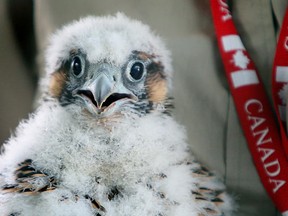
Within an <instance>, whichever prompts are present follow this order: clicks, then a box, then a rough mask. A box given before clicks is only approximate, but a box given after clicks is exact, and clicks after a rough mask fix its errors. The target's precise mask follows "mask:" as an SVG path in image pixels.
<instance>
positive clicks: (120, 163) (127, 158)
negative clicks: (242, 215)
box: [0, 13, 233, 216]
mask: <svg viewBox="0 0 288 216" xmlns="http://www.w3.org/2000/svg"><path fill="white" fill-rule="evenodd" d="M169 56H170V55H169V52H168V51H167V50H166V48H165V46H164V44H163V42H162V41H161V39H160V38H159V37H158V36H156V35H155V34H154V33H153V32H151V30H150V29H149V27H148V26H146V25H143V24H142V23H140V22H139V21H135V20H131V19H129V18H127V17H126V16H125V15H123V14H121V13H119V14H117V15H115V16H107V17H87V18H84V19H80V20H79V21H76V22H73V23H71V24H69V25H66V26H64V27H63V28H62V29H60V30H58V31H57V32H56V33H55V34H54V35H53V36H52V37H51V40H50V45H49V47H48V50H47V52H46V65H47V66H46V76H45V78H44V80H43V82H42V88H43V89H44V90H45V92H46V97H45V100H43V102H42V104H41V105H40V107H39V108H38V109H37V111H36V112H35V113H34V114H32V115H31V116H30V117H29V119H28V120H26V121H23V122H21V123H20V125H19V126H18V128H17V130H16V133H15V135H14V136H12V137H11V138H10V139H9V140H8V141H7V142H6V143H5V145H4V147H3V149H2V151H1V157H0V191H1V192H0V215H1V216H12V215H14V216H16V215H17V216H18V215H19V216H143V215H147V216H148V215H149V216H208V215H217V216H220V215H226V216H227V215H231V214H232V209H233V204H232V203H233V202H232V200H231V199H230V198H229V196H228V195H227V194H226V192H225V187H224V185H223V184H222V183H221V182H220V181H219V180H218V179H217V177H215V175H214V174H213V173H212V172H210V171H208V170H207V169H206V168H205V167H204V166H202V165H200V164H199V163H198V162H197V161H196V160H195V159H194V158H193V156H191V152H190V151H189V149H188V144H187V142H186V135H185V130H184V129H183V127H182V126H180V125H179V124H178V123H177V122H176V121H175V120H174V119H173V118H172V117H171V115H169V113H170V108H171V107H172V105H171V99H170V98H169V97H168V95H169V92H170V90H171V73H172V67H171V65H170V57H169Z"/></svg>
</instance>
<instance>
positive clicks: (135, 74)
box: [130, 62, 145, 81]
mask: <svg viewBox="0 0 288 216" xmlns="http://www.w3.org/2000/svg"><path fill="white" fill-rule="evenodd" d="M144 71H145V66H144V64H143V63H142V62H135V63H134V64H133V65H132V67H131V69H130V76H131V77H132V78H133V79H134V80H136V81H138V80H140V79H142V77H143V75H144Z"/></svg>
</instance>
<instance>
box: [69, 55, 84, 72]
mask: <svg viewBox="0 0 288 216" xmlns="http://www.w3.org/2000/svg"><path fill="white" fill-rule="evenodd" d="M71 69H72V72H73V74H74V75H75V76H76V77H79V76H81V75H82V63H81V59H80V58H79V57H78V56H76V57H74V58H73V60H72V64H71Z"/></svg>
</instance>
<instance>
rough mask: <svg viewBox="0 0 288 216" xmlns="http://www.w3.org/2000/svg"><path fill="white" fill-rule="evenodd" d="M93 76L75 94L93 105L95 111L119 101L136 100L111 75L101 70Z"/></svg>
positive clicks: (102, 109)
mask: <svg viewBox="0 0 288 216" xmlns="http://www.w3.org/2000/svg"><path fill="white" fill-rule="evenodd" d="M107 74H108V75H107ZM94 77H95V78H93V80H90V81H89V82H87V84H86V85H84V87H83V88H82V89H79V90H78V91H77V94H78V95H79V96H80V97H82V98H83V99H84V100H85V101H86V102H88V103H89V104H90V105H93V106H94V109H96V110H97V112H99V111H100V112H102V111H104V110H106V109H107V108H110V107H112V106H114V105H116V104H117V103H118V102H120V101H122V102H123V101H125V100H137V97H136V96H135V95H134V94H133V93H132V92H130V91H129V90H128V89H126V88H125V87H124V86H123V85H122V84H121V83H117V81H116V79H115V78H114V77H113V75H109V73H103V72H102V73H98V74H96V75H95V76H94Z"/></svg>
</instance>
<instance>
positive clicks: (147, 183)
mask: <svg viewBox="0 0 288 216" xmlns="http://www.w3.org/2000/svg"><path fill="white" fill-rule="evenodd" d="M49 110H50V108H42V109H40V111H39V112H38V113H37V114H36V115H35V117H34V118H32V119H31V120H30V121H29V122H27V123H23V124H22V125H21V126H20V128H21V132H20V133H19V134H18V136H17V138H16V139H12V140H11V141H10V143H8V145H7V147H6V151H5V154H4V155H3V157H2V159H1V160H2V161H1V173H2V174H1V175H2V177H3V178H1V184H2V186H3V185H9V184H10V185H13V184H16V183H17V181H15V178H14V177H13V175H15V173H14V170H15V169H17V167H18V166H19V164H20V165H21V162H23V161H25V160H27V159H29V160H31V161H32V162H31V167H33V169H34V172H36V173H37V172H38V173H39V172H40V173H42V174H45V175H46V176H49V177H53V179H55V184H54V182H53V183H51V184H53V187H55V188H56V189H54V188H53V190H52V189H51V190H49V192H45V193H35V194H32V195H31V193H30V194H29V193H20V194H16V195H15V194H13V195H12V194H6V193H4V194H2V196H3V197H2V200H1V199H0V200H1V201H2V202H3V203H6V204H7V206H9V207H8V208H7V209H9V211H10V209H15V211H16V212H18V211H19V212H23V215H33V214H34V215H93V214H96V213H98V214H100V215H106V214H107V215H141V214H142V213H143V214H145V215H148V214H150V213H151V214H154V215H157V214H158V213H159V214H160V213H161V212H162V213H164V212H169V211H170V210H171V209H170V208H171V206H174V207H173V209H177V208H178V207H179V206H180V204H181V203H182V202H184V200H185V199H188V200H189V201H190V199H191V197H190V196H191V190H192V189H193V187H195V184H194V182H193V181H194V180H193V178H192V175H191V168H192V166H191V165H187V162H188V161H187V160H188V157H189V156H188V155H189V154H188V153H187V146H186V143H185V142H184V138H185V136H184V133H183V131H182V128H181V127H180V126H179V125H177V124H176V122H174V121H173V120H172V119H171V118H169V117H163V116H158V115H156V114H155V115H151V116H149V117H145V118H137V117H136V118H132V119H131V118H129V119H127V121H126V120H125V121H123V122H121V123H117V124H115V125H109V126H105V127H104V126H103V125H98V124H97V123H95V124H94V123H92V124H91V123H87V122H83V121H81V120H75V119H74V118H73V116H71V115H69V114H66V113H65V112H64V111H63V110H62V108H61V107H59V108H54V110H53V111H51V112H50V111H49ZM43 123H44V124H43ZM31 133H33V136H29V134H30V135H31ZM18 140H21V144H20V143H18ZM2 162H3V163H2ZM28 171H29V169H28ZM24 172H26V173H27V170H24ZM31 181H32V180H31ZM31 181H30V183H31ZM42 181H47V180H45V179H43V178H42ZM44 183H45V182H44ZM42 184H43V182H41V181H38V182H37V183H34V188H36V190H38V189H37V187H39V188H41V187H42ZM179 188H182V189H181V190H179ZM25 192H27V191H25ZM28 192H31V191H29V190H28ZM12 198H13V200H12ZM19 202H21V203H22V204H23V206H20V207H19V205H18V203H19ZM31 203H34V205H35V206H34V208H33V211H32V210H31V209H29V208H25V206H26V205H28V206H29V205H31ZM184 203H185V202H184ZM188 207H189V205H188ZM51 208H52V209H53V210H52V209H51ZM82 208H83V209H82ZM35 209H37V211H36V213H35ZM67 209H70V210H69V211H67ZM79 209H82V212H81V214H78V213H77V212H78V211H79ZM168 209H170V210H169V211H168ZM188 209H190V212H191V210H192V212H193V211H194V210H193V208H192V207H191V206H190V207H189V208H188ZM48 210H49V211H48ZM84 210H85V211H86V213H85V214H84V212H85V211H84ZM3 211H4V210H3ZM39 212H43V214H40V213H39ZM47 212H52V213H51V214H50V213H49V214H48V213H47ZM59 212H61V214H60V213H59ZM72 212H73V214H72ZM140 212H141V213H140ZM145 212H146V213H145Z"/></svg>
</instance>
